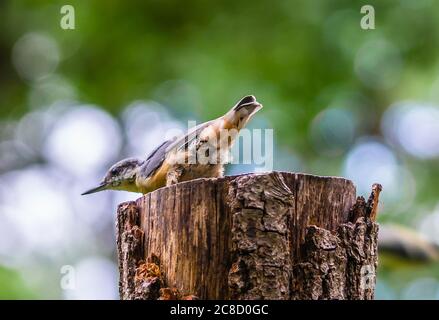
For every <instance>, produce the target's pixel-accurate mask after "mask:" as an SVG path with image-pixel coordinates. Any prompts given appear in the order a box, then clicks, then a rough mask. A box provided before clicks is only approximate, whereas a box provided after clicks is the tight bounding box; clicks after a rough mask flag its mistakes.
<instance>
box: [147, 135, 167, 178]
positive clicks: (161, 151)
mask: <svg viewBox="0 0 439 320" xmlns="http://www.w3.org/2000/svg"><path fill="white" fill-rule="evenodd" d="M174 140H175V139H171V140H166V141H165V142H163V143H162V144H161V145H159V146H158V147H157V148H155V149H154V150H153V151H152V152H151V153H150V154H149V155H148V157H147V158H146V160H145V163H144V164H143V165H142V167H141V168H140V174H141V175H142V176H143V177H149V176H151V175H152V174H153V173H154V172H155V171H156V170H157V169H158V168H159V167H160V166H161V165H162V163H163V161H164V160H165V158H166V154H167V151H166V148H167V147H168V146H169V145H170V144H171V143H172V142H173V141H174Z"/></svg>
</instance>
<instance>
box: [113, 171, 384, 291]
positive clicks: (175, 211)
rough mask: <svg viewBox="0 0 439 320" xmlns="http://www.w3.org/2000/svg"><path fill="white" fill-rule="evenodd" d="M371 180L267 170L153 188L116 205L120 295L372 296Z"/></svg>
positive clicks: (374, 245) (375, 202)
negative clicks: (366, 188) (360, 191)
mask: <svg viewBox="0 0 439 320" xmlns="http://www.w3.org/2000/svg"><path fill="white" fill-rule="evenodd" d="M380 191H381V186H380V185H374V186H373V190H372V194H371V196H370V198H369V200H368V201H367V202H366V201H365V199H364V198H362V197H358V198H356V191H355V186H354V185H353V183H352V182H351V181H349V180H346V179H343V178H338V177H319V176H312V175H306V174H298V173H287V172H272V173H267V174H246V175H239V176H229V177H224V178H213V179H197V180H192V181H188V182H183V183H179V184H176V185H172V186H170V187H165V188H161V189H158V190H155V191H154V192H151V193H148V194H146V195H144V196H143V197H141V198H139V199H138V200H137V201H134V202H126V203H122V204H121V205H120V206H119V208H118V213H117V245H118V257H119V271H120V282H119V290H120V297H121V299H196V298H198V299H372V298H373V295H374V287H375V274H376V267H377V233H378V225H377V223H376V222H375V217H376V212H377V205H378V196H379V192H380Z"/></svg>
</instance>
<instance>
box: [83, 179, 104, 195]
mask: <svg viewBox="0 0 439 320" xmlns="http://www.w3.org/2000/svg"><path fill="white" fill-rule="evenodd" d="M107 188H108V185H107V184H106V183H104V182H102V183H101V184H100V185H99V186H98V187H96V188H92V189H90V190H87V191H85V192H84V193H81V196H83V195H86V194H91V193H95V192H99V191H103V190H106V189H107Z"/></svg>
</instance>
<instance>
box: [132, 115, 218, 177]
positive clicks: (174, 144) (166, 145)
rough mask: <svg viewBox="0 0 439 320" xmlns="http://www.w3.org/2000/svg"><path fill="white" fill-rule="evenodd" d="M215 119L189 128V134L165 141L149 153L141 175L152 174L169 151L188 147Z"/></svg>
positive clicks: (147, 175)
mask: <svg viewBox="0 0 439 320" xmlns="http://www.w3.org/2000/svg"><path fill="white" fill-rule="evenodd" d="M213 121H215V120H212V121H208V122H205V123H202V124H199V125H198V126H195V127H193V128H191V129H189V131H188V133H187V134H185V135H181V136H180V137H176V138H174V139H171V140H167V141H165V142H163V143H162V144H161V145H159V146H158V147H157V148H156V149H154V150H153V151H152V152H151V153H150V154H149V155H148V157H147V158H146V161H145V163H144V164H143V165H142V166H141V168H140V175H141V176H142V177H145V178H147V177H150V176H152V175H153V174H154V172H155V171H156V170H157V169H158V168H159V167H160V166H161V165H162V163H163V161H164V160H165V159H166V156H167V155H168V154H169V152H171V151H173V150H181V149H185V148H187V147H188V146H189V145H190V144H191V142H192V141H194V140H195V139H197V138H198V136H199V134H200V133H201V131H203V130H204V129H205V128H206V127H208V126H209V125H210V124H211V123H212V122H213Z"/></svg>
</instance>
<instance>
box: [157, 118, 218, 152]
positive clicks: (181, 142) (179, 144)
mask: <svg viewBox="0 0 439 320" xmlns="http://www.w3.org/2000/svg"><path fill="white" fill-rule="evenodd" d="M214 121H215V120H211V121H208V122H205V123H202V124H199V125H198V126H195V127H192V128H190V129H189V130H188V133H187V134H186V135H182V136H180V137H178V138H176V139H175V140H174V141H173V142H172V143H171V144H169V145H168V146H167V148H166V151H167V152H170V151H171V150H173V149H175V148H176V149H177V150H180V149H183V148H187V147H188V146H189V145H190V144H191V142H192V141H194V140H195V139H197V138H198V136H199V134H200V133H201V131H203V130H204V129H205V128H207V127H208V126H209V125H211V124H212V122H214Z"/></svg>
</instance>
